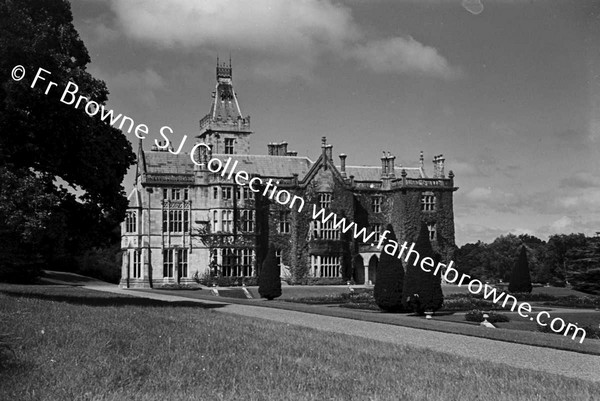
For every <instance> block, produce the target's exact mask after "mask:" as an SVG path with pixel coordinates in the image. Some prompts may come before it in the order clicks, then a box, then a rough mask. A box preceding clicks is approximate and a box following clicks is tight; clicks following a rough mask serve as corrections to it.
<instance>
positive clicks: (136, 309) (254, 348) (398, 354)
mask: <svg viewBox="0 0 600 401" xmlns="http://www.w3.org/2000/svg"><path fill="white" fill-rule="evenodd" d="M0 319H2V322H3V324H2V326H1V328H0V334H8V338H6V337H0V339H2V340H0V341H2V342H6V343H8V344H9V345H10V347H11V349H12V350H13V351H14V354H15V356H14V357H13V356H12V354H11V353H10V352H2V360H1V361H0V362H1V363H0V366H1V367H0V369H1V370H0V399H2V400H161V401H162V400H400V399H402V400H474V399H485V400H562V399H569V400H593V399H597V396H598V394H600V384H594V383H589V382H585V381H579V380H575V379H568V378H564V377H561V376H556V375H550V374H544V373H537V372H533V371H527V370H521V369H513V368H509V367H507V366H504V365H496V364H489V363H484V362H479V361H474V360H470V359H467V358H459V357H454V356H450V355H446V354H441V353H436V352H433V351H424V350H417V349H413V348H409V347H402V346H395V345H390V344H387V343H381V342H377V341H370V340H366V339H362V338H355V337H351V336H346V335H339V334H336V335H332V334H331V333H326V332H320V331H317V330H312V329H307V328H302V327H297V326H293V325H286V324H279V323H273V322H268V321H262V320H254V319H250V318H243V317H239V316H233V315H228V314H221V313H219V312H217V311H216V310H214V309H213V308H211V307H209V306H208V305H206V306H204V305H198V304H193V303H191V302H182V303H179V304H167V303H162V302H159V301H151V300H144V299H140V298H133V297H131V298H130V297H123V296H115V295H111V294H107V293H100V292H94V291H90V290H85V289H82V288H73V287H59V286H29V287H27V286H10V285H0Z"/></svg>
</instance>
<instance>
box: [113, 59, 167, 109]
mask: <svg viewBox="0 0 600 401" xmlns="http://www.w3.org/2000/svg"><path fill="white" fill-rule="evenodd" d="M110 85H111V86H114V87H117V88H119V89H120V90H127V91H130V92H133V93H134V95H135V97H136V98H137V99H139V100H141V101H142V102H143V103H144V104H145V105H147V106H149V107H153V108H154V107H156V106H157V102H156V95H155V92H156V91H157V90H160V89H162V88H164V87H165V82H164V80H163V78H162V77H161V76H160V75H159V74H158V73H157V72H156V71H154V70H153V69H151V68H147V69H146V70H144V71H138V70H131V71H126V72H122V73H119V74H117V75H115V76H114V77H112V78H111V79H110Z"/></svg>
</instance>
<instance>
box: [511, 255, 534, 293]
mask: <svg viewBox="0 0 600 401" xmlns="http://www.w3.org/2000/svg"><path fill="white" fill-rule="evenodd" d="M531 289H532V286H531V275H530V274H529V262H528V261H527V250H526V249H525V246H523V245H521V248H520V249H519V256H518V257H517V261H516V263H515V266H514V267H513V270H512V273H511V275H510V283H509V284H508V291H509V292H531Z"/></svg>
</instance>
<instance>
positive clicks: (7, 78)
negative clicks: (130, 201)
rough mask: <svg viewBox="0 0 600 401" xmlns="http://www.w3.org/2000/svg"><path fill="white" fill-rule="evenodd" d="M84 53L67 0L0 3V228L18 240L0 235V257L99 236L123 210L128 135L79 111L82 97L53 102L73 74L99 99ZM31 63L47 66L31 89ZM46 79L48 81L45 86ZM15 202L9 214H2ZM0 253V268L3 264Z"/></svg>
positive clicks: (73, 245) (71, 248) (46, 253)
mask: <svg viewBox="0 0 600 401" xmlns="http://www.w3.org/2000/svg"><path fill="white" fill-rule="evenodd" d="M89 62H90V58H89V55H88V52H87V49H86V47H85V45H84V44H83V42H82V41H81V39H80V38H79V34H78V33H77V31H76V30H75V27H74V26H73V17H72V14H71V8H70V4H69V3H68V2H67V1H65V0H21V1H2V2H0V132H2V135H1V136H0V165H1V166H3V171H2V172H0V173H1V174H2V176H3V177H8V181H5V182H7V183H8V185H3V186H1V187H0V202H3V204H2V205H0V235H2V236H3V237H4V238H5V237H7V236H9V237H13V238H25V239H26V240H25V241H23V242H21V243H16V244H14V243H13V244H11V245H6V243H4V244H3V246H2V247H1V248H0V252H1V253H2V254H3V255H0V256H6V255H13V256H14V255H25V254H26V255H27V257H23V258H18V259H19V260H14V259H15V258H14V257H13V260H12V262H11V263H12V264H15V263H16V264H19V263H21V264H27V263H30V262H31V261H32V260H34V259H35V260H38V261H40V260H41V261H42V262H44V261H45V262H47V261H48V260H49V259H51V258H52V256H53V255H56V254H57V253H64V252H78V251H82V250H83V249H85V248H89V247H91V246H93V245H105V244H106V243H107V242H110V240H111V239H112V237H111V232H112V231H113V229H114V227H115V226H116V225H117V224H118V223H119V222H120V221H122V219H123V217H124V212H125V208H126V206H127V200H126V198H125V196H124V195H125V194H124V191H123V187H122V186H121V182H122V180H123V177H124V175H125V173H126V172H127V169H128V168H129V166H131V165H132V164H133V162H134V161H135V155H134V154H133V152H132V149H131V144H130V143H129V141H128V140H127V138H126V137H125V136H124V135H123V134H122V133H121V131H120V130H118V129H115V128H113V127H111V126H110V125H108V123H107V122H103V121H101V120H100V118H98V116H96V117H90V116H89V115H88V114H86V113H85V111H84V110H83V106H84V105H85V104H84V105H80V107H79V108H77V109H76V108H74V107H73V106H72V105H67V104H64V103H62V102H60V97H61V95H62V93H63V90H64V88H65V87H66V86H67V84H68V83H69V82H74V83H75V84H77V86H78V87H79V91H78V95H82V96H85V97H87V98H88V99H91V100H93V101H95V102H96V103H98V104H99V105H104V104H105V103H106V101H107V97H108V90H107V89H106V85H105V84H104V82H102V81H100V80H97V79H95V78H94V77H92V76H91V75H90V74H89V73H88V72H87V71H86V66H87V64H88V63H89ZM17 65H20V66H23V68H24V71H25V76H24V77H23V78H22V79H20V80H15V79H13V77H12V76H11V72H13V68H14V67H15V66H17ZM39 68H43V69H44V70H46V71H48V73H44V76H45V78H46V80H45V81H41V80H38V81H37V83H36V85H35V86H34V87H33V88H32V87H31V86H32V82H33V80H34V77H35V75H36V72H37V71H38V69H39ZM49 81H52V82H55V83H56V84H57V85H56V86H54V87H51V88H50V89H49V90H48V89H47V84H48V82H49ZM46 92H47V93H46ZM63 186H66V188H65V187H63ZM27 188H35V190H33V191H30V190H26V189H27ZM67 188H68V189H69V190H67ZM11 193H19V194H21V195H20V196H21V199H20V200H19V202H22V203H24V204H28V207H24V208H21V207H20V206H18V205H17V204H16V203H15V202H14V201H11V200H10V197H11ZM15 208H16V209H19V217H18V218H14V216H12V215H11V214H12V213H14V210H15ZM22 222H28V223H27V224H25V225H23V224H21V223H22ZM0 240H1V238H0ZM28 250H34V252H33V254H32V253H31V252H29V251H28ZM0 260H1V261H0V267H2V264H7V263H8V262H6V260H7V259H6V258H4V257H0Z"/></svg>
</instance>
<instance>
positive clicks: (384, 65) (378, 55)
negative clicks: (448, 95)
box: [352, 37, 461, 79]
mask: <svg viewBox="0 0 600 401" xmlns="http://www.w3.org/2000/svg"><path fill="white" fill-rule="evenodd" d="M352 56H353V57H354V58H355V59H357V60H358V61H359V62H360V63H361V64H362V65H363V67H366V68H369V69H370V70H372V71H374V72H378V73H382V72H383V73H418V74H422V75H427V76H434V77H442V78H446V79H454V78H458V77H460V75H461V72H460V71H459V70H458V69H455V68H452V67H450V65H449V64H448V61H447V60H446V59H445V58H444V57H442V56H441V55H440V54H439V53H438V51H437V50H436V49H435V48H433V47H430V46H425V45H423V44H421V43H419V42H417V41H416V40H414V39H413V38H412V37H408V38H399V37H395V38H390V39H384V40H377V41H372V42H369V43H367V44H365V45H360V46H357V47H356V48H355V49H354V50H353V51H352Z"/></svg>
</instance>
